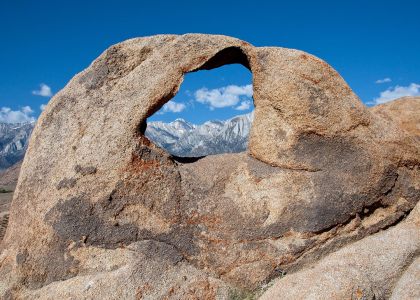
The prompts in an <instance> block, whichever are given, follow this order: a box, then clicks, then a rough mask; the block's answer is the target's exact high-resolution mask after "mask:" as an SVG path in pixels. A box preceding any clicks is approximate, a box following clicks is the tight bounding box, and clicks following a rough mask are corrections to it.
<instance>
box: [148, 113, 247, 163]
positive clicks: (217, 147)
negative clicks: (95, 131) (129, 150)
mask: <svg viewBox="0 0 420 300" xmlns="http://www.w3.org/2000/svg"><path fill="white" fill-rule="evenodd" d="M253 116H254V115H253V113H249V114H245V115H240V116H236V117H234V118H231V119H229V120H226V121H207V122H205V123H204V124H202V125H195V124H191V123H189V122H187V121H185V120H183V119H177V120H175V121H173V122H171V123H163V122H150V123H148V124H147V129H146V133H145V134H146V136H147V137H148V138H149V139H151V140H152V141H153V142H155V143H156V144H157V145H158V146H160V147H162V148H164V149H166V150H167V151H168V152H170V153H171V154H173V155H176V156H185V157H197V156H204V155H211V154H219V153H235V152H242V151H244V150H245V149H246V147H247V145H248V135H249V131H250V129H251V123H252V119H253Z"/></svg>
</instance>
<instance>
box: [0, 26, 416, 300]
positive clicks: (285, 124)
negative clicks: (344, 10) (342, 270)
mask: <svg viewBox="0 0 420 300" xmlns="http://www.w3.org/2000/svg"><path fill="white" fill-rule="evenodd" d="M230 63H240V64H242V65H244V66H245V67H247V68H248V69H249V70H250V71H251V72H252V74H253V89H254V93H253V97H254V105H255V115H254V120H253V122H252V125H251V132H250V138H249V146H248V150H247V151H246V152H243V153H237V154H222V155H214V156H208V157H205V158H202V159H187V158H175V157H173V156H171V155H170V154H169V153H168V152H167V151H165V150H163V149H162V148H160V147H158V146H156V145H155V144H154V143H153V142H151V141H150V140H149V139H148V138H147V137H145V135H144V132H145V130H146V128H147V127H146V120H147V118H148V117H150V116H151V115H152V114H153V113H154V112H156V111H158V110H159V109H160V108H161V107H162V106H163V105H164V104H165V103H166V102H167V101H169V100H170V99H171V98H172V97H173V96H174V95H175V93H176V92H177V91H178V89H179V86H180V84H181V83H182V80H183V76H184V74H185V73H187V72H193V71H199V70H204V69H212V68H215V67H219V66H222V65H225V64H230ZM419 179H420V178H419V142H418V139H416V138H415V137H414V136H413V134H412V133H411V132H410V131H407V130H405V129H404V128H401V126H400V125H399V123H398V122H394V121H393V119H392V116H390V117H389V118H388V117H384V116H382V115H380V114H379V113H378V112H374V111H370V110H369V109H367V108H366V107H365V106H364V105H363V104H362V103H361V102H360V100H359V99H358V98H357V96H356V95H355V94H354V93H353V92H352V91H351V89H350V88H349V87H348V86H347V84H346V83H345V82H344V80H343V79H342V78H341V77H340V76H339V74H338V73H337V72H336V71H334V70H333V69H332V68H331V67H330V66H329V65H328V64H327V63H325V62H323V61H322V60H320V59H318V58H316V57H314V56H312V55H310V54H307V53H304V52H301V51H298V50H291V49H285V48H275V47H260V48H259V47H254V46H252V45H250V44H249V43H246V42H244V41H241V40H238V39H235V38H231V37H226V36H216V35H201V34H187V35H181V36H177V35H158V36H152V37H146V38H138V39H131V40H128V41H126V42H123V43H120V44H117V45H114V46H112V47H110V48H109V49H107V50H106V51H105V52H104V53H103V54H102V55H101V56H100V57H98V58H97V59H96V60H95V61H94V62H93V63H92V64H91V65H90V66H89V68H87V69H86V70H85V71H83V72H81V73H80V74H78V75H76V76H75V77H74V78H73V79H72V80H71V81H70V82H69V83H68V85H67V86H66V87H65V88H64V89H63V90H62V91H60V92H59V93H57V94H56V95H55V96H54V97H53V99H52V100H51V102H50V103H49V104H48V106H47V108H46V109H45V111H44V112H43V114H42V115H41V117H40V119H39V120H38V122H37V125H36V127H35V129H34V132H33V135H32V137H31V140H30V144H29V148H28V152H27V155H26V157H25V160H24V162H23V165H22V171H21V175H20V178H19V183H18V186H17V190H16V193H15V196H14V200H13V203H12V208H11V213H10V221H9V224H10V225H9V227H8V229H7V232H6V235H5V238H4V240H3V242H2V244H1V248H0V249H1V250H0V251H1V256H0V295H1V297H5V298H7V297H9V298H10V297H11V298H13V297H17V298H19V297H22V298H29V299H30V298H52V299H66V298H67V299H84V298H85V299H89V298H95V299H136V297H137V298H149V299H157V298H158V299H159V298H165V297H167V298H173V299H186V298H187V299H188V298H198V299H215V298H219V299H227V298H229V297H230V298H232V297H236V296H238V295H243V294H244V293H258V291H259V289H260V288H261V287H262V286H264V284H265V283H267V282H269V281H271V280H272V279H275V278H277V277H279V276H282V275H284V273H285V272H293V271H295V270H298V269H301V268H305V266H306V265H308V264H309V263H314V262H315V261H317V260H318V259H319V258H320V257H322V256H325V255H327V254H328V253H331V252H334V251H336V250H337V249H339V248H341V247H343V246H345V245H346V244H348V243H350V242H353V241H356V240H361V241H363V240H364V239H363V238H364V237H365V236H368V235H373V234H375V233H376V232H378V231H380V230H381V229H386V228H388V227H390V226H392V225H395V228H397V227H398V226H399V225H400V224H399V223H400V222H402V220H403V219H404V218H405V216H406V215H407V214H409V213H410V211H411V210H412V209H413V207H414V206H415V205H416V203H417V202H418V200H419V186H418V185H419V182H420V180H419ZM415 224H416V225H415V226H418V223H415ZM418 238H419V237H418V236H413V238H412V239H413V242H414V243H415V242H416V240H418ZM415 249H417V248H416V246H415V247H411V248H409V249H408V250H407V251H409V252H410V253H412V254H413V253H414V252H415V251H417V250H415ZM351 253H352V255H358V253H357V251H353V252H351ZM413 256H414V255H412V256H411V257H413ZM375 270H376V269H375ZM377 270H380V269H377ZM397 273H398V272H395V273H392V274H394V275H395V276H397ZM287 276H289V275H286V278H287ZM383 278H385V277H383ZM384 280H389V277H386V278H385V279H384ZM367 284H368V283H367ZM384 284H385V283H384ZM364 288H365V289H368V287H364ZM369 291H370V290H369ZM372 293H375V290H373V292H372ZM350 297H351V295H350V296H349V298H350ZM378 297H379V295H378Z"/></svg>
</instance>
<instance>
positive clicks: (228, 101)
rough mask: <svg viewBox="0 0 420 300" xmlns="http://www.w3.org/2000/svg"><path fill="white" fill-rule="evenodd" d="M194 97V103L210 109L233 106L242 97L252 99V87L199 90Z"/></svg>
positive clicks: (229, 86)
mask: <svg viewBox="0 0 420 300" xmlns="http://www.w3.org/2000/svg"><path fill="white" fill-rule="evenodd" d="M194 96H195V100H196V101H198V102H200V103H203V104H208V105H209V106H210V109H215V108H221V107H228V106H235V105H237V104H238V103H239V101H241V100H242V97H245V98H250V97H252V85H251V84H248V85H243V86H238V85H228V86H225V87H221V88H218V89H212V90H209V89H207V88H201V89H199V90H197V91H196V92H195V93H194Z"/></svg>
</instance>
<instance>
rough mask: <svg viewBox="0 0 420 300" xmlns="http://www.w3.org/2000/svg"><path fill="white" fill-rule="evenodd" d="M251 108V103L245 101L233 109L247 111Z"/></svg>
mask: <svg viewBox="0 0 420 300" xmlns="http://www.w3.org/2000/svg"><path fill="white" fill-rule="evenodd" d="M250 107H251V101H249V100H245V101H242V102H241V104H239V105H238V106H237V107H235V109H236V110H247V109H249V108H250Z"/></svg>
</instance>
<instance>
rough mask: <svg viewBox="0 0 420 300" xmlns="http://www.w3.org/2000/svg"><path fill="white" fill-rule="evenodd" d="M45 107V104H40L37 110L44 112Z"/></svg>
mask: <svg viewBox="0 0 420 300" xmlns="http://www.w3.org/2000/svg"><path fill="white" fill-rule="evenodd" d="M46 107H47V104H41V105H40V106H39V109H40V110H42V111H44V109H45V108H46Z"/></svg>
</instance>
